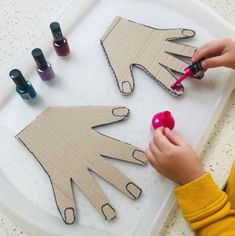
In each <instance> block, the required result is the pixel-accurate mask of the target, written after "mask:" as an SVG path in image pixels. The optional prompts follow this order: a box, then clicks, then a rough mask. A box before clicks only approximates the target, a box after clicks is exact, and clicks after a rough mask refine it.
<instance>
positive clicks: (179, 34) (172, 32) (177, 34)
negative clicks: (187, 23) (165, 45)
mask: <svg viewBox="0 0 235 236" xmlns="http://www.w3.org/2000/svg"><path fill="white" fill-rule="evenodd" d="M195 34H196V32H195V31H194V30H191V29H182V28H179V29H168V32H167V35H168V36H167V38H166V39H167V40H169V41H173V40H178V39H187V38H192V37H194V36H195Z"/></svg>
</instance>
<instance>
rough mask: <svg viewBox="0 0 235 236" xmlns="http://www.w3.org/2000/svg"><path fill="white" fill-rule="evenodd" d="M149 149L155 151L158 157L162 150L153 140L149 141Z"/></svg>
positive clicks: (154, 153)
mask: <svg viewBox="0 0 235 236" xmlns="http://www.w3.org/2000/svg"><path fill="white" fill-rule="evenodd" d="M149 149H150V150H151V152H152V153H153V155H154V156H155V157H158V156H160V155H161V152H160V150H159V149H158V148H157V146H156V145H155V143H154V141H153V140H152V141H151V142H150V143H149Z"/></svg>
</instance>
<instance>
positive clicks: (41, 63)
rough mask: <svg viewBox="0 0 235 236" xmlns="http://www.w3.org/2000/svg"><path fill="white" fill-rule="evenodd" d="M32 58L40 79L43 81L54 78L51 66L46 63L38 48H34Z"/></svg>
mask: <svg viewBox="0 0 235 236" xmlns="http://www.w3.org/2000/svg"><path fill="white" fill-rule="evenodd" d="M32 56H33V58H34V60H35V62H36V64H37V72H38V75H39V76H40V78H41V79H42V80H43V81H48V80H51V79H53V78H54V77H55V73H54V71H53V68H52V66H51V64H50V63H49V62H48V61H46V59H45V57H44V55H43V53H42V50H41V49H39V48H35V49H33V51H32Z"/></svg>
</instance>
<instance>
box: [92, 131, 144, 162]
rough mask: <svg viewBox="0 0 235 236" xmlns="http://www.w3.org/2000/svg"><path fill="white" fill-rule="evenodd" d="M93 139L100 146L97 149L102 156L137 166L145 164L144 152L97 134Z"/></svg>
mask: <svg viewBox="0 0 235 236" xmlns="http://www.w3.org/2000/svg"><path fill="white" fill-rule="evenodd" d="M95 138H96V139H97V142H98V143H99V144H100V145H99V147H98V149H99V153H100V155H102V156H105V157H110V158H113V159H117V160H121V161H126V162H131V163H135V164H139V165H144V164H145V163H146V162H147V159H146V157H145V154H144V152H143V151H142V150H141V149H139V148H137V147H135V146H133V145H131V144H129V143H123V142H121V141H119V140H116V139H113V138H111V137H108V136H105V135H100V134H98V133H95Z"/></svg>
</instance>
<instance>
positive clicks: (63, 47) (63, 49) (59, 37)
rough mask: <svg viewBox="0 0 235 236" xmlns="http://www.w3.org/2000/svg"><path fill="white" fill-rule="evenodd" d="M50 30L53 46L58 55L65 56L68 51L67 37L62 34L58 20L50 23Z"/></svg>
mask: <svg viewBox="0 0 235 236" xmlns="http://www.w3.org/2000/svg"><path fill="white" fill-rule="evenodd" d="M50 28H51V32H52V35H53V38H54V40H53V46H54V49H55V51H56V53H57V55H58V56H59V57H66V56H67V55H68V54H69V53H70V49H69V44H68V41H67V39H66V38H65V37H64V36H63V34H62V32H61V28H60V24H59V23H58V22H52V23H51V24H50Z"/></svg>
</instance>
